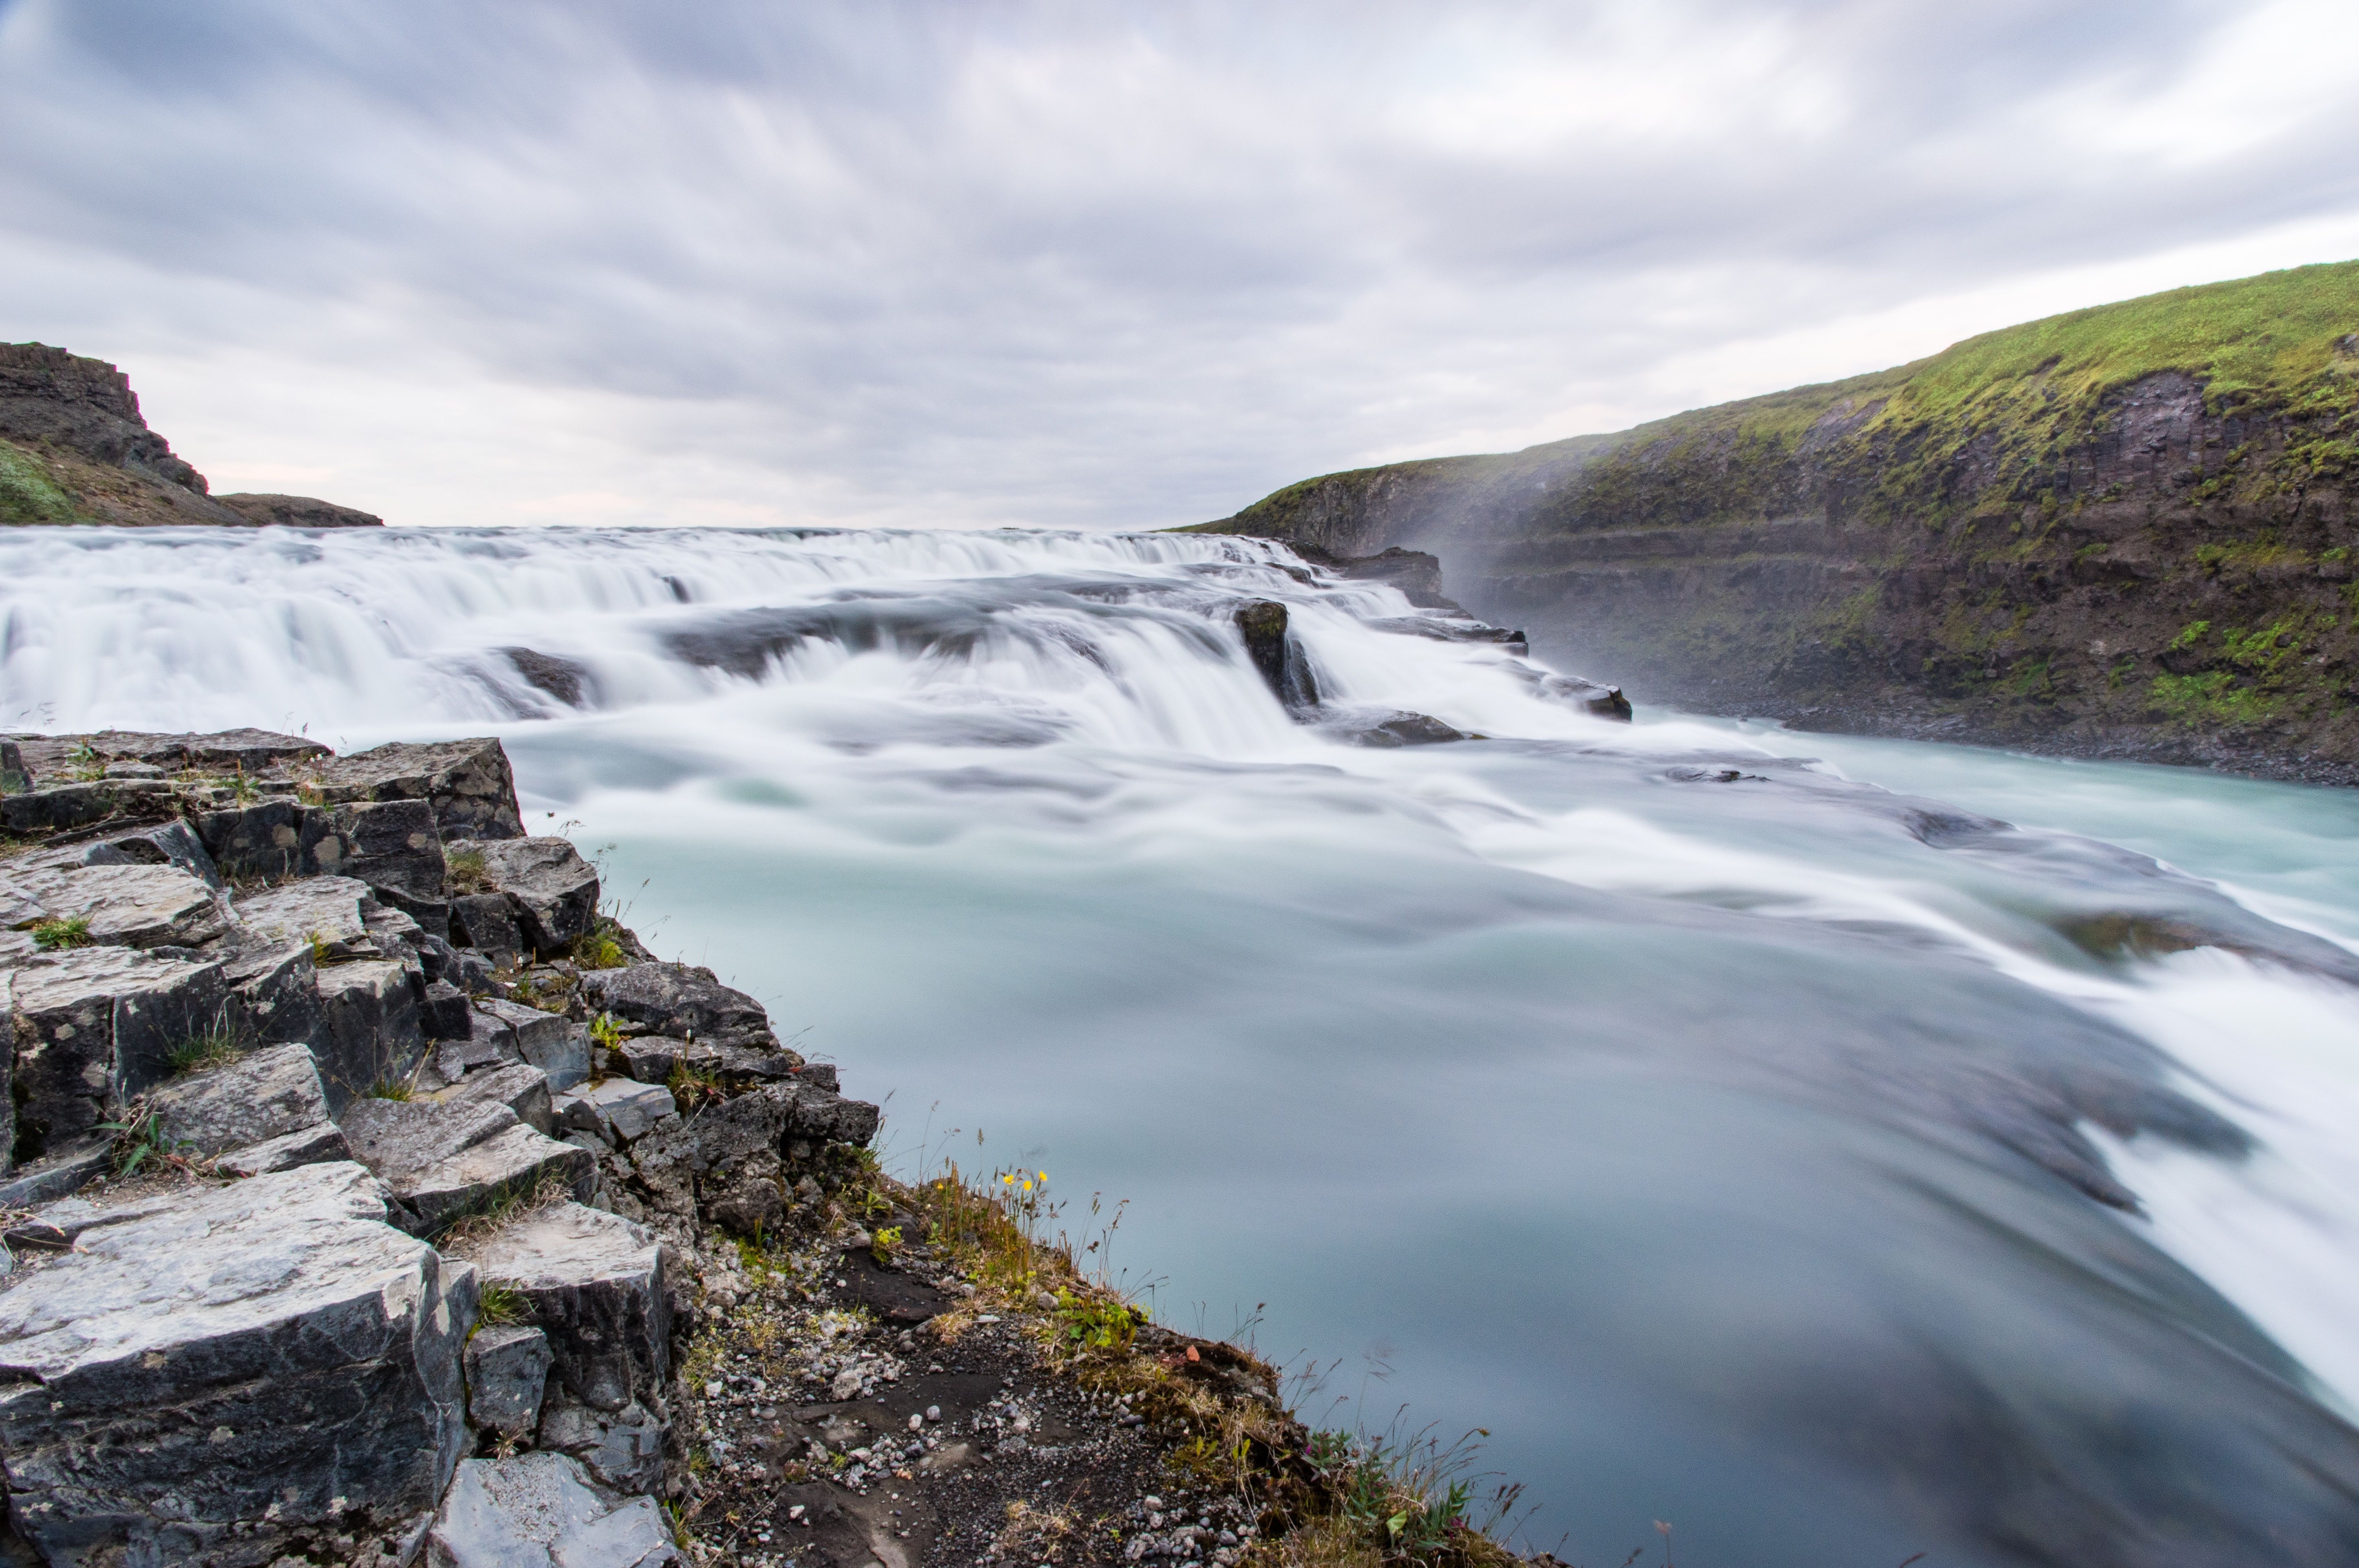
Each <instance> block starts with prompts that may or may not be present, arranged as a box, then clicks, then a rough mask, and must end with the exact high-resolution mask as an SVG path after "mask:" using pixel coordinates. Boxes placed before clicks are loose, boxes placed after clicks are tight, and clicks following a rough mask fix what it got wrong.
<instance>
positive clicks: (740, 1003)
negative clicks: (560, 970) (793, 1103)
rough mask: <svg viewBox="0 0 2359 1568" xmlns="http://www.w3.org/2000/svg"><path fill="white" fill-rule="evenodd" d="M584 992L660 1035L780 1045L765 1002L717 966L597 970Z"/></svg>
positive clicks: (588, 975)
mask: <svg viewBox="0 0 2359 1568" xmlns="http://www.w3.org/2000/svg"><path fill="white" fill-rule="evenodd" d="M582 1000H584V1001H586V1002H587V1003H588V1004H589V1005H590V1006H592V1007H594V1008H599V1009H602V1010H603V1011H607V1012H611V1013H613V1014H614V1015H615V1016H616V1017H617V1018H626V1019H629V1020H630V1021H631V1022H634V1023H637V1024H642V1025H644V1026H646V1027H647V1029H649V1030H651V1031H653V1032H655V1033H658V1034H669V1035H672V1036H675V1037H677V1038H680V1039H692V1040H695V1041H697V1042H699V1043H701V1044H709V1045H750V1046H756V1047H757V1048H758V1047H766V1048H769V1049H773V1050H775V1049H776V1048H777V1039H776V1037H775V1036H774V1035H772V1034H771V1033H770V1015H769V1014H768V1013H767V1012H766V1011H763V1008H762V1004H761V1003H760V1002H758V1001H756V1000H754V999H753V998H752V997H750V996H747V995H746V994H745V992H744V991H741V990H736V989H732V988H731V987H728V986H724V985H723V984H722V983H721V981H720V979H719V978H718V977H717V976H715V975H714V974H713V972H712V970H711V969H703V968H690V966H688V965H686V964H662V963H649V964H632V965H630V966H628V967H626V968H620V969H592V970H590V971H589V972H588V973H586V974H584V975H583V976H582Z"/></svg>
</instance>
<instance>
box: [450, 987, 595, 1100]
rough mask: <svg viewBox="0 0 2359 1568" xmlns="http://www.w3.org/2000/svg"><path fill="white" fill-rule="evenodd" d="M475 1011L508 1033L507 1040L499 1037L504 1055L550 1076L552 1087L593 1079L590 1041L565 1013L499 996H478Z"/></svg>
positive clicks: (564, 1087) (561, 1087) (496, 1035)
mask: <svg viewBox="0 0 2359 1568" xmlns="http://www.w3.org/2000/svg"><path fill="white" fill-rule="evenodd" d="M475 1012H476V1015H477V1016H478V1017H479V1018H484V1019H489V1020H490V1021H491V1022H492V1023H493V1024H494V1025H495V1031H496V1030H504V1031H506V1034H505V1037H504V1038H503V1037H501V1036H499V1035H498V1034H497V1033H495V1038H500V1039H501V1040H502V1044H501V1053H502V1054H508V1053H509V1052H513V1053H514V1054H515V1057H516V1060H518V1061H520V1062H527V1063H530V1064H531V1065H533V1066H536V1067H538V1068H539V1069H540V1070H541V1071H542V1072H544V1073H547V1074H548V1075H549V1087H551V1088H553V1089H570V1088H571V1087H574V1086H575V1085H576V1084H579V1083H581V1082H582V1080H584V1079H586V1078H587V1077H589V1076H590V1044H589V1041H588V1039H587V1038H586V1037H583V1036H582V1035H580V1034H578V1033H576V1032H575V1030H574V1027H573V1022H572V1020H571V1019H569V1018H567V1017H566V1016H565V1015H564V1014H563V1013H558V1012H543V1011H540V1010H539V1009H538V1008H535V1007H527V1006H525V1005H524V1003H522V1002H520V1001H504V1000H500V999H499V998H497V997H477V998H476V999H475ZM477 1038H479V1039H480V1038H481V1036H480V1034H479V1035H478V1036H477Z"/></svg>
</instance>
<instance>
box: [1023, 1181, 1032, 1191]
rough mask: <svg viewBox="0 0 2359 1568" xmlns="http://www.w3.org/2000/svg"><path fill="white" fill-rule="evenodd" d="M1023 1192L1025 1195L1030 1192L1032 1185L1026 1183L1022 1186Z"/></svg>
mask: <svg viewBox="0 0 2359 1568" xmlns="http://www.w3.org/2000/svg"><path fill="white" fill-rule="evenodd" d="M1024 1190H1025V1191H1026V1192H1027V1193H1028V1192H1030V1191H1031V1190H1032V1184H1031V1183H1030V1182H1026V1183H1025V1184H1024Z"/></svg>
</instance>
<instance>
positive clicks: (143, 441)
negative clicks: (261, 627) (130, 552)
mask: <svg viewBox="0 0 2359 1568" xmlns="http://www.w3.org/2000/svg"><path fill="white" fill-rule="evenodd" d="M380 522H382V519H380V518H377V517H374V516H372V515H370V514H368V513H365V512H358V511H355V510H353V508H351V507H349V506H338V505H336V504H335V503H332V502H326V501H317V500H314V499H312V498H311V497H310V496H301V495H246V494H234V495H214V494H212V490H211V487H210V486H209V485H208V484H207V483H206V482H205V476H204V475H202V474H201V473H199V472H198V471H197V470H195V469H194V468H192V467H190V465H189V463H188V462H186V461H185V460H182V459H181V458H179V457H178V456H176V455H175V454H174V453H173V451H172V448H171V445H170V443H169V442H168V441H166V440H165V439H164V438H163V437H161V436H159V435H158V434H157V433H156V432H155V431H153V430H151V429H149V428H148V427H147V419H146V418H145V417H143V416H141V414H140V412H139V398H138V396H137V395H136V394H135V393H134V392H133V391H132V390H131V379H130V377H128V376H126V375H125V374H124V373H122V372H121V371H119V370H117V369H115V367H114V366H113V365H111V364H108V363H106V362H104V361H103V360H92V359H84V358H82V356H80V355H78V354H71V353H68V352H67V351H65V350H63V349H53V348H50V347H49V346H48V345H47V344H45V343H0V524H10V523H15V524H26V523H107V524H116V525H118V526H142V525H166V524H191V523H194V524H220V525H225V526H230V527H241V528H242V527H254V526H261V525H266V524H283V525H291V526H297V527H306V528H350V527H373V526H375V525H377V524H379V523H380Z"/></svg>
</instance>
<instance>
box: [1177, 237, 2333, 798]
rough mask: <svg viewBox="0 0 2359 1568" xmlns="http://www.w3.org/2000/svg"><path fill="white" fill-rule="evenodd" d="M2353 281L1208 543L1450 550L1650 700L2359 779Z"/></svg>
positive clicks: (1527, 457)
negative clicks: (1265, 540)
mask: <svg viewBox="0 0 2359 1568" xmlns="http://www.w3.org/2000/svg"><path fill="white" fill-rule="evenodd" d="M2354 487H2359V263H2354V264H2340V265H2332V266H2317V267H2306V268H2301V269H2299V270H2296V271H2293V272H2287V273H2276V274H2270V275H2267V276H2263V277H2258V278H2251V279H2246V280H2244V281H2241V282H2237V283H2229V284H2218V285H2211V286H2207V287H2200V288H2188V289H2180V290H2177V291H2174V292H2172V293H2169V294H2163V295H2157V296H2153V297H2148V298H2146V299H2138V300H2131V301H2128V302H2126V303H2124V304H2120V305H2114V306H2106V307H2102V308H2095V309H2091V310H2082V311H2077V312H2074V313H2072V314H2071V315H2067V316H2060V317H2056V318H2052V319H2048V320H2044V321H2038V322H2033V323H2030V324H2028V325H2026V326H2022V327H2017V328H2011V329H2008V330H2005V331H2001V332H1995V333H1991V334H1988V335H1986V336H1984V337H1981V338H1974V339H1970V340H1968V341H1965V342H1962V343H1960V344H1958V345H1956V346H1955V347H1953V348H1951V349H1950V350H1948V351H1945V352H1943V353H1941V354H1940V355H1937V356H1935V357H1934V358H1932V359H1930V360H1925V361H1920V362H1917V363H1915V364H1910V365H1903V366H1900V367H1898V368H1897V369H1894V370H1890V371H1886V372H1882V373H1876V374H1873V375H1865V376H1860V377H1856V378H1854V379H1852V380H1849V381H1844V382H1838V383H1832V384H1826V385H1821V386H1808V387H1799V388H1796V389H1794V390H1792V391H1789V392H1783V393H1777V394H1774V395H1769V396H1767V397H1758V398H1752V399H1748V400H1746V401H1745V402H1741V403H1733V404H1726V405H1723V406H1718V407H1713V408H1706V409H1701V410H1698V411H1695V412H1692V413H1688V414H1682V415H1679V416H1674V417H1672V418H1669V419H1664V420H1659V421H1657V422H1655V423H1653V424H1649V425H1643V426H1640V427H1636V428H1635V429H1632V430H1627V431H1624V432H1620V433H1618V434H1614V435H1609V436H1588V437H1580V438H1574V439H1572V440H1568V441H1560V442H1556V443H1552V444H1550V445H1547V446H1540V447H1534V448H1530V449H1527V450H1524V451H1521V452H1516V453H1509V454H1505V455H1500V456H1490V457H1467V458H1449V459H1439V460H1426V461H1419V462H1410V463H1401V464H1395V465H1391V466H1388V467H1385V468H1378V469H1365V470H1357V471H1354V472H1350V473H1341V474H1332V475H1328V476H1325V477H1323V478H1320V479H1315V480H1310V481H1303V482H1302V483H1300V484H1296V485H1292V486H1289V487H1288V488H1287V489H1285V490H1281V491H1279V492H1277V493H1275V494H1273V495H1271V496H1268V497H1266V498H1265V499H1264V500H1262V501H1260V502H1258V503H1255V504H1254V505H1252V506H1249V507H1247V508H1245V510H1244V511H1243V512H1240V513H1238V514H1236V515H1235V516H1234V517H1231V518H1227V519H1223V521H1221V522H1218V523H1213V524H1204V525H1203V526H1204V529H1205V530H1206V531H1213V532H1225V533H1247V534H1256V535H1266V536H1268V537H1273V538H1278V539H1283V540H1287V541H1288V542H1290V543H1295V544H1298V545H1303V546H1311V547H1314V548H1316V549H1319V550H1322V551H1325V552H1328V553H1330V554H1332V555H1336V556H1343V557H1364V556H1367V555H1371V554H1373V553H1375V552H1377V551H1379V550H1382V549H1385V548H1387V547H1395V546H1407V547H1410V548H1415V549H1419V550H1427V551H1431V552H1432V553H1434V554H1435V555H1437V556H1439V557H1440V559H1441V561H1442V563H1443V568H1444V571H1445V573H1446V576H1447V588H1448V590H1449V592H1450V593H1451V595H1452V596H1453V597H1455V598H1457V599H1459V600H1463V601H1464V602H1465V603H1466V604H1467V605H1468V606H1469V607H1470V608H1471V609H1473V611H1475V612H1476V613H1477V614H1480V615H1483V616H1484V617H1486V618H1487V619H1490V620H1493V621H1496V622H1506V623H1508V624H1520V625H1525V626H1527V627H1528V628H1529V629H1530V630H1531V631H1532V633H1534V635H1535V637H1536V638H1537V639H1538V641H1539V643H1540V644H1541V645H1542V646H1543V647H1545V648H1547V649H1548V650H1549V651H1550V652H1551V653H1555V654H1560V655H1563V656H1567V657H1571V658H1573V659H1575V660H1576V661H1578V662H1579V663H1581V664H1582V665H1583V667H1586V668H1590V669H1593V670H1597V671H1601V672H1603V673H1607V674H1610V675H1611V676H1614V677H1615V678H1618V679H1622V680H1625V682H1626V683H1627V684H1628V685H1629V686H1630V687H1632V688H1633V690H1634V692H1635V694H1636V696H1638V697H1640V698H1641V699H1646V698H1653V699H1656V700H1658V701H1671V702H1678V703H1682V704H1685V705H1689V706H1692V707H1696V708H1707V709H1711V710H1716V711H1722V712H1750V713H1756V714H1761V715H1765V716H1775V717H1780V718H1784V719H1788V720H1790V721H1793V722H1796V723H1798V724H1799V725H1801V726H1804V727H1818V728H1827V729H1844V730H1861V731H1868V732H1883V733H1900V734H1912V735H1930V736H1942V737H1949V738H1954V739H1961V740H1964V739H1973V740H1982V741H2001V742H2006V743H2010V744H2021V745H2027V746H2031V747H2035V748H2038V749H2042V750H2050V751H2059V752H2073V753H2082V754H2092V755H2113V756H2130V757H2142V758H2147V759H2151V760H2156V761H2169V762H2209V763H2213V764H2217V765H2222V766H2227V767H2232V768H2235V769H2239V770H2242V771H2248V772H2253V773H2263V774H2268V775H2273V776H2280V777H2296V778H2309V779H2316V780H2321V781H2332V782H2343V783H2349V782H2359V705H2354V696H2359V688H2354V677H2359V617H2355V616H2354V611H2359V593H2355V592H2354V588H2353V573H2354V565H2359V562H2354V549H2359V536H2354V535H2359V519H2354Z"/></svg>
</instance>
